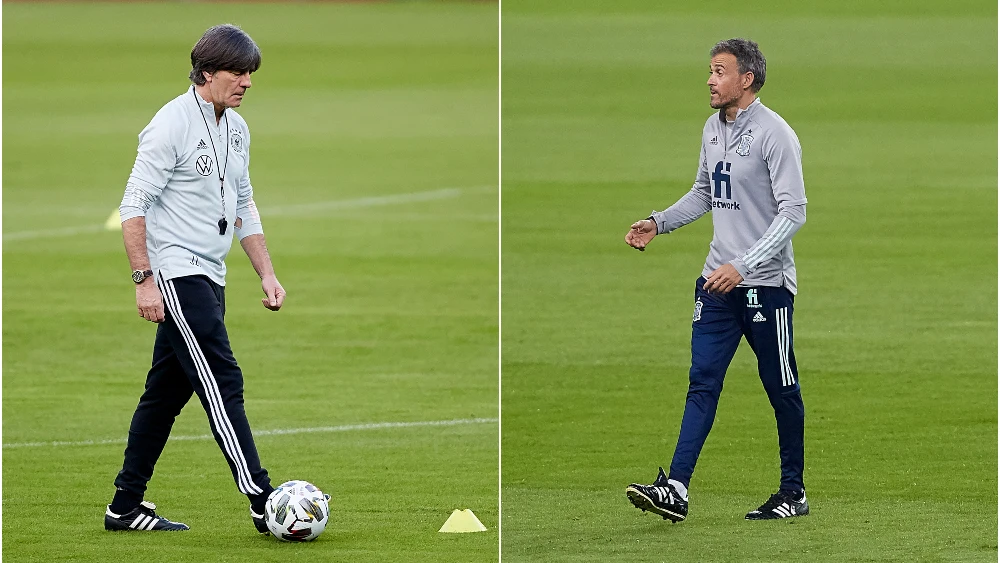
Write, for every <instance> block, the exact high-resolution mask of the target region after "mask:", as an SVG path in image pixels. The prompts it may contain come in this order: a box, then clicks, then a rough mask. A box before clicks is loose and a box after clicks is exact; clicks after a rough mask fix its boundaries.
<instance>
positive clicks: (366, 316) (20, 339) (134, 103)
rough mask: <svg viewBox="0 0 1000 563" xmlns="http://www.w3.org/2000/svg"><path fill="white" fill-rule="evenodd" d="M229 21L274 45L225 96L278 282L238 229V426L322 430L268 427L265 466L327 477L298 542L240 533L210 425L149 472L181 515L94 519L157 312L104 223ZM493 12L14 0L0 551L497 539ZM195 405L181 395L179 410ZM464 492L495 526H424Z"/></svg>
mask: <svg viewBox="0 0 1000 563" xmlns="http://www.w3.org/2000/svg"><path fill="white" fill-rule="evenodd" d="M226 21H229V22H233V23H237V24H240V25H242V26H243V27H244V29H246V30H247V31H248V32H249V33H250V34H251V35H252V36H253V37H254V39H255V40H256V41H257V42H258V43H259V44H260V46H261V48H262V51H263V66H262V67H261V69H260V71H259V72H257V73H256V74H254V76H253V84H254V86H253V89H252V90H251V91H250V92H249V93H248V95H247V97H246V100H245V102H244V104H243V107H242V108H241V109H240V110H239V111H240V113H241V114H242V115H243V116H244V117H245V118H246V120H247V121H248V123H249V124H250V128H251V131H252V133H253V165H252V171H253V180H254V186H255V188H256V201H257V204H258V207H259V209H260V210H261V214H262V216H263V220H264V226H265V230H266V233H267V238H268V243H269V247H270V250H271V255H272V256H273V259H274V263H275V267H276V269H277V273H278V277H279V279H281V281H282V283H283V284H284V286H285V288H286V289H287V290H288V294H289V297H288V300H287V301H286V304H285V307H284V308H283V309H282V311H281V312H280V313H270V312H268V311H266V310H265V309H263V308H262V307H261V305H260V299H259V296H260V287H259V281H258V280H257V278H256V276H255V274H254V272H253V270H252V268H251V267H250V265H249V262H248V261H247V259H246V257H245V256H244V255H243V253H242V251H241V250H240V249H239V245H238V244H234V247H233V251H232V254H230V259H229V268H230V272H229V280H228V281H229V284H228V286H227V303H228V319H227V320H228V327H229V332H230V335H231V338H232V342H233V347H234V351H235V353H236V357H237V358H238V360H239V361H240V364H241V366H242V368H243V371H244V375H245V379H246V409H247V412H248V416H249V417H250V420H251V424H252V425H253V427H254V429H255V430H257V431H269V430H287V429H302V428H312V429H316V428H320V429H321V431H316V432H308V433H293V434H287V435H274V434H270V435H263V434H262V435H259V436H258V439H257V444H258V449H259V451H260V454H261V457H262V461H263V463H264V465H265V467H267V468H268V470H269V471H270V473H271V475H272V479H273V480H275V481H276V482H279V483H280V482H281V481H284V480H286V479H293V478H295V479H307V480H310V481H312V482H314V483H316V484H317V485H319V486H320V487H321V488H323V489H325V490H326V491H327V492H330V493H332V495H333V500H332V506H333V518H332V522H331V524H330V526H329V527H328V528H327V531H326V533H325V534H324V535H323V536H322V537H321V538H319V540H317V541H316V542H314V543H311V544H303V545H292V544H282V543H279V542H277V541H275V540H274V539H273V538H264V537H259V536H257V535H256V534H255V532H254V531H253V528H252V526H251V524H250V520H249V517H248V515H247V502H246V499H245V497H243V496H242V495H240V494H239V493H238V492H237V490H236V487H235V485H234V483H233V482H232V477H231V474H230V473H229V470H228V467H227V466H226V464H225V462H224V460H223V457H222V455H221V453H220V451H219V449H218V447H217V446H216V444H215V442H214V441H212V440H206V439H191V440H179V441H173V442H170V443H168V444H167V447H166V450H165V452H164V454H163V457H162V458H161V461H160V463H159V465H158V467H157V473H156V475H155V476H154V478H153V480H152V482H151V483H150V488H149V491H148V493H147V498H148V499H149V500H152V501H153V502H156V503H157V504H158V506H159V509H160V512H161V513H162V514H164V515H165V516H167V517H169V518H171V519H176V520H180V521H183V522H186V523H188V524H189V525H191V526H192V530H191V531H190V532H187V533H184V534H179V535H155V534H154V535H144V534H112V533H108V532H105V531H104V529H103V523H102V522H103V514H104V505H105V504H106V503H107V502H109V500H110V498H111V495H112V493H113V490H114V487H113V485H112V480H113V479H114V477H115V474H116V473H117V471H118V470H119V469H120V466H121V461H122V451H123V450H124V444H123V443H122V442H120V441H119V442H115V441H116V440H122V439H123V438H124V437H125V435H126V431H127V429H128V424H129V420H130V419H131V415H132V411H133V409H134V408H135V405H136V403H137V401H138V398H139V395H140V393H141V392H142V389H143V382H144V377H145V370H146V369H147V368H148V366H149V358H150V354H151V350H152V340H153V333H154V327H153V325H151V324H149V323H146V322H145V321H142V320H141V319H139V318H138V317H137V315H136V312H135V304H134V290H133V288H132V284H131V282H130V281H129V279H128V274H129V266H128V262H127V260H126V258H125V254H124V250H123V247H122V242H121V236H120V234H118V233H116V232H105V231H102V230H101V228H100V225H101V224H102V223H103V222H104V220H105V219H106V218H107V216H108V214H109V213H111V211H112V210H113V209H115V208H117V206H118V204H119V202H120V200H121V196H122V192H123V190H124V186H125V180H126V179H127V177H128V174H129V171H130V170H131V167H132V162H133V160H134V158H135V148H136V136H137V135H138V133H139V131H140V130H141V129H142V128H143V127H144V126H145V125H146V123H148V121H149V120H150V118H152V116H153V114H154V113H155V112H156V111H157V110H158V109H159V108H160V107H161V106H162V105H163V104H164V103H166V102H167V101H169V100H170V99H172V98H174V97H175V96H177V95H178V94H181V93H183V92H184V90H185V89H186V88H187V86H188V84H189V83H188V80H187V73H188V71H189V69H190V64H189V63H190V60H189V54H190V51H191V47H192V46H193V45H194V43H195V41H196V40H197V39H198V37H199V36H200V35H201V33H202V32H203V31H204V30H205V29H206V28H208V27H209V26H211V25H214V24H217V23H221V22H226ZM497 34H498V32H497V6H496V4H491V3H481V4H480V3H469V4H465V3H448V4H436V3H425V4H413V3H407V4H370V5H369V4H333V5H331V4H325V5H313V4H308V3H303V4H288V5H268V4H256V3H254V4H247V5H240V4H234V3H223V4H204V3H195V4H192V3H178V4H155V3H142V4H118V3H111V4H37V5H30V4H5V5H4V6H3V53H4V60H3V62H4V65H3V117H4V121H3V146H4V152H3V233H4V235H3V238H4V248H3V250H4V252H3V266H4V268H3V290H4V292H3V295H4V298H5V299H4V301H3V321H4V323H3V352H4V354H3V360H4V363H3V415H4V418H3V444H4V448H3V556H4V560H5V561H7V560H10V561H108V560H115V561H119V560H120V561H150V562H153V561H172V562H173V561H198V562H204V561H213V562H214V561H233V562H236V561H239V562H244V561H278V560H287V559H289V558H292V559H306V558H308V559H309V560H312V561H345V560H351V561H400V560H404V559H405V560H407V561H486V560H495V559H496V558H497V542H498V536H497V527H498V524H499V522H498V504H497V499H498V469H497V464H498V454H497V444H498V425H497V422H496V419H497V417H498V409H497V392H498V391H497V389H498V381H497V353H498V350H497V347H498V346H497V330H498V328H497V327H498V311H497V279H498V271H497V270H498V256H497V253H498V249H497V227H498V222H497V212H498V205H497V199H498V198H497V193H498V192H497V150H498V140H497V138H498V119H497V103H498V102H497V84H498V78H497V74H498V73H497V68H498V63H497V56H498V55H497V53H498V47H497V42H498V41H497ZM477 418H478V419H487V420H486V421H480V422H467V423H463V424H454V425H447V426H444V425H437V426H433V425H432V426H427V425H424V426H410V427H386V428H377V429H353V430H352V429H341V431H333V430H330V429H329V428H328V429H327V430H325V431H323V430H322V428H324V427H339V426H343V425H355V424H364V423H394V422H433V421H449V420H457V419H458V420H465V419H477ZM208 432H209V429H208V424H207V420H206V415H205V414H204V412H203V411H202V409H201V408H200V405H198V403H197V402H196V401H195V402H193V403H191V404H189V405H188V407H187V408H186V409H185V411H184V412H183V413H182V415H181V417H180V418H179V419H178V421H177V423H176V425H175V427H174V434H175V435H177V436H185V437H192V436H194V437H197V436H203V435H205V434H208ZM106 440H110V441H112V443H101V441H106ZM52 441H62V442H71V444H68V445H66V444H63V445H51V444H41V445H39V444H34V445H32V443H37V442H52ZM83 441H93V442H98V443H96V444H92V445H81V444H79V443H78V442H83ZM25 444H28V445H25ZM455 508H471V509H473V510H474V511H475V513H476V514H477V515H478V516H479V518H480V519H481V520H482V522H483V523H484V524H485V525H486V526H487V527H488V528H489V531H488V532H486V533H480V534H439V533H437V530H438V528H439V527H440V526H441V525H442V524H443V523H444V521H445V519H446V518H447V517H448V515H449V514H450V513H451V511H452V510H453V509H455Z"/></svg>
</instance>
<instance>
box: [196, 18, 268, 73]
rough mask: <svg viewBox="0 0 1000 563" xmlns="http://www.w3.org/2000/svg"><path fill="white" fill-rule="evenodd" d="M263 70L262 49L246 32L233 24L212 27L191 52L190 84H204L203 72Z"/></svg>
mask: <svg viewBox="0 0 1000 563" xmlns="http://www.w3.org/2000/svg"><path fill="white" fill-rule="evenodd" d="M258 68H260V49H259V48H258V47H257V44H256V43H254V41H253V39H250V36H249V35H247V34H246V32H245V31H243V30H242V29H240V28H238V27H236V26H235V25H232V24H228V23H225V24H222V25H217V26H215V27H210V28H209V29H208V31H206V32H205V34H204V35H202V36H201V39H199V40H198V43H196V44H195V46H194V49H191V74H190V78H191V82H194V83H195V84H197V85H199V86H201V85H202V84H204V83H205V75H203V74H202V72H208V73H213V72H215V71H217V70H233V71H238V72H241V73H242V72H254V71H256V70H257V69H258Z"/></svg>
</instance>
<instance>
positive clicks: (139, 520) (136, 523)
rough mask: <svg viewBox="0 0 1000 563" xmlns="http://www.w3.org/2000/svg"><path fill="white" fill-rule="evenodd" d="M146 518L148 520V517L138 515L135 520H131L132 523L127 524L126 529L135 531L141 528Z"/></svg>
mask: <svg viewBox="0 0 1000 563" xmlns="http://www.w3.org/2000/svg"><path fill="white" fill-rule="evenodd" d="M146 518H149V516H146V515H145V514H140V515H138V516H136V517H135V520H132V523H131V524H129V525H128V527H129V528H132V529H133V530H137V529H138V528H139V526H141V525H142V524H143V522H145V521H146Z"/></svg>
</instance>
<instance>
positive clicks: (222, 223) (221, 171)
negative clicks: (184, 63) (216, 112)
mask: <svg viewBox="0 0 1000 563" xmlns="http://www.w3.org/2000/svg"><path fill="white" fill-rule="evenodd" d="M191 95H192V96H194V101H195V104H196V105H197V106H198V113H200V114H201V119H202V121H204V122H205V131H207V132H208V140H209V141H211V142H212V156H214V157H215V171H216V174H217V175H218V176H219V193H220V194H221V195H222V219H219V235H220V236H225V234H226V228H227V227H228V226H229V222H228V221H226V168H228V167H229V115H228V114H226V113H225V111H226V110H224V109H223V110H222V111H223V115H225V116H226V166H221V167H220V166H219V153H218V152H217V151H216V150H215V135H213V134H212V129H211V128H209V126H208V119H207V118H206V117H205V112H204V111H203V110H202V109H201V103H200V102H199V101H198V94H196V93H195V91H194V88H192V89H191Z"/></svg>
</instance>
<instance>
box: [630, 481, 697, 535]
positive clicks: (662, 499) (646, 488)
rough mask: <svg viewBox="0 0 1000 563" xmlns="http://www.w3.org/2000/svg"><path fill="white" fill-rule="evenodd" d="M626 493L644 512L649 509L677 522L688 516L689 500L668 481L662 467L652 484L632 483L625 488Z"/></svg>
mask: <svg viewBox="0 0 1000 563" xmlns="http://www.w3.org/2000/svg"><path fill="white" fill-rule="evenodd" d="M625 494H626V495H627V496H628V500H629V501H631V502H632V504H633V505H635V507H636V508H638V509H641V510H642V511H643V512H645V511H647V510H648V511H650V512H652V513H653V514H658V515H660V516H662V517H663V519H664V520H670V521H671V522H675V523H676V522H680V521H681V520H683V519H685V518H687V514H688V501H687V500H685V499H684V498H682V497H681V495H680V494H679V493H678V492H677V489H675V488H674V486H673V485H671V484H670V483H668V482H667V476H666V474H665V473H663V468H662V467H661V468H660V474H659V475H657V476H656V481H654V482H653V484H652V485H638V484H636V483H632V484H631V485H629V486H628V488H627V489H625Z"/></svg>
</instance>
